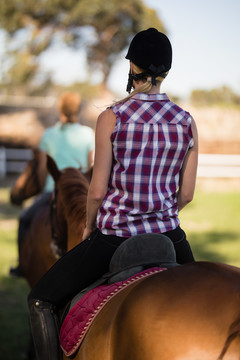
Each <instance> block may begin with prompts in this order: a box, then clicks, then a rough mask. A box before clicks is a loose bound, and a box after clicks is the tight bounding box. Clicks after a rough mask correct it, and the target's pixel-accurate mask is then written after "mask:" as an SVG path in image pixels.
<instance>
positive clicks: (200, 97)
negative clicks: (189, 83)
mask: <svg viewBox="0 0 240 360" xmlns="http://www.w3.org/2000/svg"><path fill="white" fill-rule="evenodd" d="M190 100H191V102H192V103H193V104H194V105H213V104H230V105H232V104H237V105H240V95H239V94H236V93H235V92H234V91H233V90H231V89H230V88H229V87H227V86H222V87H220V88H217V89H212V90H193V91H192V93H191V97H190Z"/></svg>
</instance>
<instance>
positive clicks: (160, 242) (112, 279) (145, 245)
mask: <svg viewBox="0 0 240 360" xmlns="http://www.w3.org/2000/svg"><path fill="white" fill-rule="evenodd" d="M173 266H178V264H177V263H176V254H175V250H174V246H173V244H172V242H171V240H170V239H169V238H168V237H167V236H165V235H161V234H160V235H158V234H143V235H137V236H133V237H131V238H129V239H128V240H126V241H124V242H123V243H122V244H121V245H120V246H119V247H118V248H117V250H116V251H115V253H114V255H113V257H112V259H111V262H110V266H109V272H108V273H107V274H105V275H104V276H102V278H100V279H99V280H98V281H96V282H95V283H93V284H92V285H90V286H89V287H87V288H86V289H84V290H82V291H81V292H80V293H79V294H77V295H76V296H75V297H74V298H73V299H72V301H71V303H70V304H69V306H68V309H67V311H65V314H64V318H65V319H64V322H63V324H62V327H61V331H60V341H61V347H62V350H63V351H64V353H65V354H66V355H67V356H70V355H73V354H74V352H75V351H76V350H77V348H78V347H79V346H80V344H81V342H82V340H83V339H84V337H85V335H86V333H87V331H88V329H89V327H90V326H91V324H92V322H93V321H94V319H95V317H96V316H97V315H98V313H99V312H100V311H101V310H102V308H103V307H104V306H105V305H106V303H107V302H108V301H110V300H111V299H112V298H113V297H114V296H115V295H117V294H118V293H119V292H120V291H122V290H123V289H124V288H126V287H127V286H129V285H131V284H132V283H134V282H137V281H139V280H141V279H143V278H146V277H148V276H151V275H153V274H156V273H158V272H161V271H164V270H166V269H167V268H170V267H173Z"/></svg>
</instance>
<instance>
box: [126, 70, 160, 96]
mask: <svg viewBox="0 0 240 360" xmlns="http://www.w3.org/2000/svg"><path fill="white" fill-rule="evenodd" d="M148 76H151V82H152V85H153V86H155V85H156V77H158V76H161V77H163V78H165V77H166V76H167V74H166V72H165V66H164V65H162V66H159V67H156V66H154V65H151V66H150V67H149V71H144V72H142V73H140V74H132V69H131V68H130V70H129V74H128V83H127V88H126V91H127V92H128V93H129V94H130V92H131V89H132V87H133V80H135V81H138V80H141V79H146V78H147V77H148Z"/></svg>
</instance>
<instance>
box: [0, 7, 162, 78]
mask: <svg viewBox="0 0 240 360" xmlns="http://www.w3.org/2000/svg"><path fill="white" fill-rule="evenodd" d="M0 26H1V27H2V29H4V30H5V31H6V32H7V34H8V35H9V38H11V41H10V51H9V54H11V55H12V59H13V60H12V61H13V64H12V66H11V67H10V69H9V79H10V80H11V82H13V83H14V81H15V83H16V81H17V79H18V81H19V80H21V81H22V82H23V83H28V82H30V81H32V80H33V79H35V78H36V75H37V74H38V73H39V57H40V55H41V54H42V53H43V52H44V51H46V50H47V49H48V48H49V47H51V46H52V45H53V44H54V43H55V42H56V41H61V42H63V43H65V44H67V45H68V46H69V47H73V48H75V49H82V48H84V49H85V51H86V55H87V62H88V65H89V68H90V70H91V69H100V70H101V72H102V73H103V82H106V79H107V77H108V75H109V72H110V69H111V67H112V65H113V63H114V62H115V60H116V59H117V58H118V56H119V53H120V52H121V51H122V50H123V49H124V48H125V47H126V46H127V45H128V43H129V41H130V38H131V37H132V36H133V35H134V34H135V33H136V32H138V31H140V30H142V29H145V28H148V27H156V28H158V29H159V30H160V31H163V32H165V28H164V26H163V24H162V22H161V20H160V19H159V18H158V16H157V13H156V11H155V10H153V9H150V8H148V7H147V6H146V5H145V4H144V3H143V0H121V1H119V0H111V1H103V0H78V1H75V0H39V1H32V0H7V1H4V2H2V4H1V12H0ZM90 34H91V35H90ZM16 56H17V57H18V61H16ZM19 59H21V61H19ZM24 59H25V60H24ZM26 59H27V62H26ZM23 63H25V65H26V66H25V67H24V66H23ZM16 73H17V74H18V76H17V77H15V76H16ZM13 74H15V75H14V77H13ZM47 80H49V79H45V80H44V81H47Z"/></svg>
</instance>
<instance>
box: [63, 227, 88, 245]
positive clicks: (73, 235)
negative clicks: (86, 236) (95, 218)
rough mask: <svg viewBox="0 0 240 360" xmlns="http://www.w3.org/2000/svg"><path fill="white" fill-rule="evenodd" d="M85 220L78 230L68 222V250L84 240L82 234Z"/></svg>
mask: <svg viewBox="0 0 240 360" xmlns="http://www.w3.org/2000/svg"><path fill="white" fill-rule="evenodd" d="M84 226H85V222H84V223H83V224H82V225H80V226H79V228H78V230H77V231H73V230H72V229H73V228H74V226H71V224H68V248H67V251H69V250H71V249H72V248H74V247H75V246H76V245H78V244H79V243H80V242H81V241H82V235H83V230H84Z"/></svg>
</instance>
